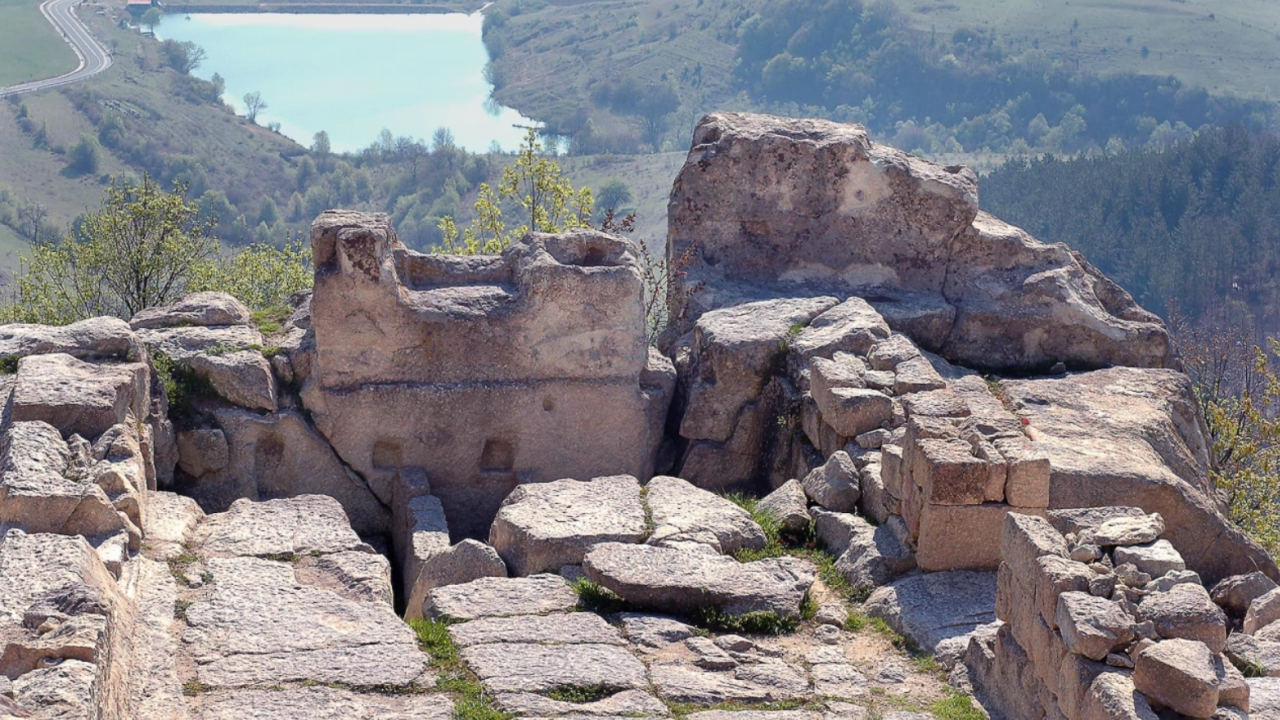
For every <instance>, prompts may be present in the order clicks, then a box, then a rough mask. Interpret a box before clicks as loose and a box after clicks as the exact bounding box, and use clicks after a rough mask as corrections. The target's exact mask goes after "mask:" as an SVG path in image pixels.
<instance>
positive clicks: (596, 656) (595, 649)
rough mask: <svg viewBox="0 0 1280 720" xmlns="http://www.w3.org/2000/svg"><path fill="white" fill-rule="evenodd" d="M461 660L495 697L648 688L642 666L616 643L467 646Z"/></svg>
mask: <svg viewBox="0 0 1280 720" xmlns="http://www.w3.org/2000/svg"><path fill="white" fill-rule="evenodd" d="M461 657H462V660H463V661H464V662H466V663H467V666H468V667H470V668H471V671H472V672H474V673H475V674H476V675H477V676H478V677H479V678H480V680H481V682H483V683H484V686H485V688H486V689H488V690H489V692H493V693H502V692H534V693H537V692H548V691H551V690H555V689H557V688H563V687H589V686H590V687H602V688H607V689H619V690H639V689H643V688H646V687H648V685H649V680H648V678H647V677H646V675H645V667H644V665H643V664H642V663H641V662H640V661H639V660H637V659H636V657H635V656H634V655H632V654H631V653H629V652H627V651H626V650H625V649H623V648H621V647H618V646H616V645H591V644H585V645H538V644H534V643H498V644H493V645H475V646H472V647H468V648H463V649H462V651H461Z"/></svg>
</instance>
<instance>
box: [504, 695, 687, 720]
mask: <svg viewBox="0 0 1280 720" xmlns="http://www.w3.org/2000/svg"><path fill="white" fill-rule="evenodd" d="M493 704H494V705H495V706H496V707H497V708H498V709H499V710H502V711H503V712H509V713H514V714H516V715H522V716H526V717H562V716H565V715H592V716H600V715H609V716H617V717H631V718H639V717H665V716H667V715H668V714H670V711H669V710H668V709H667V706H666V705H665V704H664V703H663V702H662V701H661V700H659V699H658V698H656V697H654V696H652V695H650V694H649V693H647V692H644V691H642V690H623V691H622V692H620V693H616V694H614V695H610V696H609V697H607V698H604V699H602V700H596V701H595V702H587V703H572V702H565V701H563V700H552V699H551V698H549V697H547V696H545V695H538V694H536V693H503V694H499V695H497V696H495V697H494V698H493Z"/></svg>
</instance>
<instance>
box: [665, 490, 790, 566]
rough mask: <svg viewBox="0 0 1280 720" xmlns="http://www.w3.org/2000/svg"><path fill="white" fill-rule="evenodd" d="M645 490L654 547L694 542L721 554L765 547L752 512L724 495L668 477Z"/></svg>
mask: <svg viewBox="0 0 1280 720" xmlns="http://www.w3.org/2000/svg"><path fill="white" fill-rule="evenodd" d="M645 488H646V489H645V498H644V502H645V505H646V506H647V507H648V508H649V516H650V518H651V519H652V520H653V524H654V531H653V534H652V536H650V538H649V540H648V542H649V543H651V544H662V543H679V542H695V543H702V544H705V545H708V546H709V547H711V548H713V549H715V550H716V551H717V552H722V553H733V552H736V551H737V550H739V549H744V548H750V549H756V548H761V547H764V545H765V542H766V538H765V535H764V531H763V530H761V529H760V526H759V525H757V524H756V522H755V521H754V520H752V519H751V513H749V512H747V511H746V510H744V509H743V508H741V507H739V506H737V505H735V504H734V503H732V502H730V501H729V500H727V499H725V498H724V497H723V496H721V495H717V494H715V493H713V492H709V491H707V490H703V489H701V488H697V487H694V486H693V485H692V484H690V483H689V482H687V481H685V480H681V479H680V478H674V477H666V476H659V477H655V478H653V479H652V480H650V481H649V483H648V484H647V485H646V486H645ZM642 521H643V515H642ZM642 526H643V522H642Z"/></svg>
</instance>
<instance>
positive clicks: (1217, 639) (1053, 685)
mask: <svg viewBox="0 0 1280 720" xmlns="http://www.w3.org/2000/svg"><path fill="white" fill-rule="evenodd" d="M1166 535H1167V532H1166V526H1165V521H1164V519H1163V518H1162V517H1161V516H1160V515H1159V514H1150V515H1148V514H1146V513H1144V512H1142V511H1141V510H1139V509H1137V508H1132V507H1109V508H1090V509H1083V510H1062V511H1052V512H1050V513H1049V516H1048V519H1045V518H1042V517H1037V516H1030V515H1022V514H1017V513H1011V514H1009V515H1008V516H1007V517H1006V518H1005V520H1004V523H1003V531H1002V535H1001V564H1000V571H999V574H998V582H997V591H996V616H997V617H998V618H999V620H1000V621H1001V622H1000V623H999V624H998V625H997V626H996V628H995V631H994V632H989V633H985V634H983V635H981V636H975V637H974V638H973V639H972V640H970V644H969V647H968V649H967V652H966V655H965V658H964V660H965V663H966V667H967V669H968V671H969V672H970V673H971V675H972V676H973V679H974V680H975V683H974V684H975V687H977V688H979V689H980V691H981V695H983V698H982V699H983V701H984V703H985V704H986V706H987V708H988V709H989V710H991V711H992V712H993V713H997V712H998V713H1000V714H1001V715H1002V716H1003V717H1007V718H1010V719H1011V720H1023V719H1026V720H1034V719H1036V718H1054V717H1062V718H1066V719H1067V720H1120V719H1125V720H1137V719H1139V718H1141V719H1145V720H1154V718H1156V717H1157V713H1174V715H1173V717H1188V718H1211V717H1212V718H1223V719H1225V718H1237V717H1249V716H1251V715H1250V714H1251V713H1252V716H1254V717H1273V716H1274V715H1273V713H1275V712H1280V706H1276V705H1275V704H1274V701H1272V700H1270V699H1269V698H1268V697H1267V689H1268V688H1269V687H1270V682H1269V681H1266V680H1258V679H1254V678H1250V679H1248V680H1246V678H1245V677H1244V675H1243V674H1242V673H1241V671H1240V670H1239V669H1238V668H1237V666H1236V664H1235V663H1234V662H1233V660H1234V659H1236V658H1234V657H1233V656H1232V654H1231V653H1230V652H1229V651H1227V648H1228V631H1229V629H1230V627H1231V625H1232V624H1233V622H1234V623H1239V622H1240V620H1239V617H1238V611H1239V610H1240V609H1241V608H1242V607H1244V606H1246V605H1247V606H1248V607H1250V608H1253V607H1259V608H1261V607H1263V606H1265V604H1266V601H1265V600H1261V598H1263V597H1265V595H1261V596H1256V597H1255V598H1254V599H1253V600H1252V601H1249V600H1248V597H1249V595H1250V594H1252V593H1255V592H1259V591H1262V589H1263V588H1264V587H1265V585H1266V583H1265V582H1262V581H1261V580H1259V577H1265V576H1262V575H1260V574H1259V575H1258V576H1237V577H1233V578H1229V579H1226V580H1224V581H1222V582H1221V583H1219V585H1218V586H1217V587H1215V588H1214V593H1213V595H1211V594H1210V592H1209V591H1208V590H1206V589H1205V587H1204V585H1202V584H1201V581H1200V577H1199V575H1197V574H1196V573H1195V572H1192V571H1189V570H1187V569H1186V565H1185V563H1184V562H1183V560H1182V556H1181V555H1180V554H1179V553H1178V551H1177V549H1175V547H1174V546H1173V545H1172V544H1171V543H1170V542H1169V541H1168V540H1167V539H1166V537H1165V536H1166ZM1267 582H1269V580H1268V581H1267ZM1245 588H1251V589H1250V590H1246V589H1245ZM1267 592H1270V591H1267ZM1277 596H1280V593H1277ZM1220 604H1224V605H1225V606H1227V607H1228V608H1229V611H1230V612H1233V613H1235V614H1236V615H1237V617H1236V619H1235V620H1234V621H1233V620H1231V619H1230V618H1229V616H1228V614H1227V612H1224V609H1223V607H1220ZM1247 612H1249V611H1246V613H1247ZM1246 624H1247V621H1246ZM1246 626H1247V625H1246ZM1247 627H1248V626H1247ZM1224 651H1227V652H1224ZM1255 686H1258V687H1260V688H1262V690H1263V692H1262V693H1261V694H1262V697H1261V702H1260V703H1254V702H1251V691H1252V689H1253V687H1255ZM1165 716H1166V715H1161V717H1165Z"/></svg>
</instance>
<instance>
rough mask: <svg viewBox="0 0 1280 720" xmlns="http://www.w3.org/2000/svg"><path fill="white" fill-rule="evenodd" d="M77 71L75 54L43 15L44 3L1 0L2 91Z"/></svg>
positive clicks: (0, 57) (0, 61)
mask: <svg viewBox="0 0 1280 720" xmlns="http://www.w3.org/2000/svg"><path fill="white" fill-rule="evenodd" d="M86 12H93V11H92V10H87V11H86ZM75 67H76V54H75V52H73V51H72V50H71V47H70V46H69V45H67V43H66V42H64V41H63V40H62V37H61V36H60V35H59V34H58V31H57V30H55V29H54V28H53V25H52V24H51V23H50V22H49V21H48V20H46V19H45V18H44V15H41V14H40V0H0V87H4V86H6V85H13V84H16V83H20V82H24V81H27V80H43V79H45V78H51V77H55V76H57V75H61V74H62V73H65V72H69V71H71V70H74V69H75Z"/></svg>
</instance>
